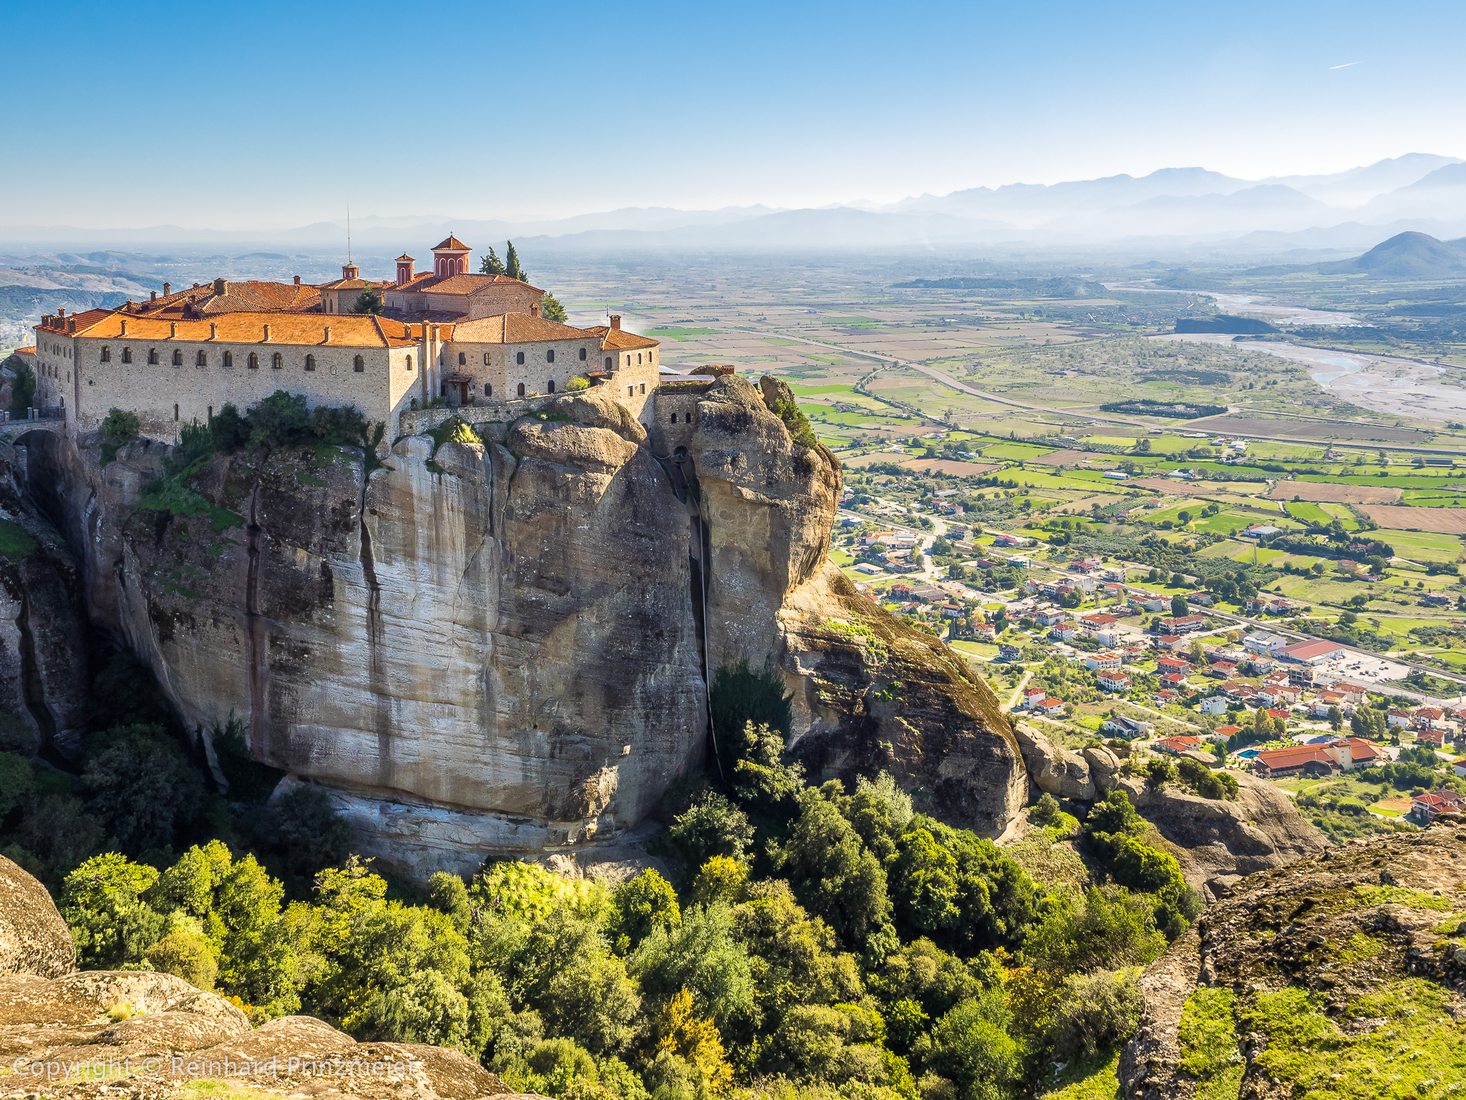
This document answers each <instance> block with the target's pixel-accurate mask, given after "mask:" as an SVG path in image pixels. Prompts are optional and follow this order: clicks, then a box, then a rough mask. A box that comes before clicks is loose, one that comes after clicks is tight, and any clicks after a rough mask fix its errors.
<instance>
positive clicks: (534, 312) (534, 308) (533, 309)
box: [529, 302, 540, 317]
mask: <svg viewBox="0 0 1466 1100" xmlns="http://www.w3.org/2000/svg"><path fill="white" fill-rule="evenodd" d="M529 315H530V316H531V317H538V316H539V315H540V304H539V303H538V302H531V303H530V306H529Z"/></svg>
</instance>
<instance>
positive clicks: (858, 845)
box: [778, 790, 891, 948]
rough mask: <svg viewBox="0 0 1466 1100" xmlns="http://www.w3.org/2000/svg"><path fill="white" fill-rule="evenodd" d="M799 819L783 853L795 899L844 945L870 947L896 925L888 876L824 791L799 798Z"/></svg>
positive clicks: (782, 867) (782, 865) (781, 863)
mask: <svg viewBox="0 0 1466 1100" xmlns="http://www.w3.org/2000/svg"><path fill="white" fill-rule="evenodd" d="M798 806H799V817H798V819H797V820H796V821H795V823H794V827H793V829H792V831H791V832H790V835H789V839H788V840H787V841H786V842H785V844H784V845H783V847H782V849H781V851H780V852H779V858H778V865H779V868H780V870H782V871H783V872H784V873H786V874H787V875H788V876H789V880H790V883H791V884H792V885H793V887H794V890H795V892H796V894H797V895H798V896H799V897H800V899H801V900H802V901H803V902H804V904H805V905H806V906H807V907H808V908H809V909H810V910H811V911H812V912H814V913H816V914H818V915H819V916H821V917H823V918H824V919H825V920H826V921H827V922H828V923H829V925H830V926H831V927H832V928H834V929H835V931H836V932H837V933H838V934H839V935H840V937H841V938H842V940H844V942H845V943H847V944H849V945H851V946H855V947H864V948H869V947H871V946H872V944H873V941H874V940H875V939H876V938H877V935H878V934H879V933H883V932H887V931H888V928H889V925H890V922H891V902H890V899H889V897H888V896H887V893H886V873H885V871H884V869H883V868H882V867H881V864H880V861H879V860H877V859H876V858H875V856H873V855H872V854H871V852H870V850H869V849H868V848H866V846H865V845H864V844H863V843H862V842H861V840H860V836H859V834H858V833H856V831H855V829H854V827H853V826H851V824H850V822H848V821H846V820H845V818H844V817H842V816H841V814H840V811H839V810H838V809H837V808H836V807H835V805H834V803H833V802H832V801H831V800H830V799H829V798H827V797H826V795H825V793H824V792H823V791H821V790H806V791H805V792H804V793H803V794H802V795H800V797H799V801H798Z"/></svg>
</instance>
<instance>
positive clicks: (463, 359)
mask: <svg viewBox="0 0 1466 1100" xmlns="http://www.w3.org/2000/svg"><path fill="white" fill-rule="evenodd" d="M467 364H468V356H467V355H465V354H464V353H463V352H461V351H460V352H459V353H458V365H459V366H460V367H462V366H466V365H467Z"/></svg>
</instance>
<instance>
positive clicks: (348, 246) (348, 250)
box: [346, 202, 351, 263]
mask: <svg viewBox="0 0 1466 1100" xmlns="http://www.w3.org/2000/svg"><path fill="white" fill-rule="evenodd" d="M346 262H347V263H351V203H349V202H348V203H347V204H346Z"/></svg>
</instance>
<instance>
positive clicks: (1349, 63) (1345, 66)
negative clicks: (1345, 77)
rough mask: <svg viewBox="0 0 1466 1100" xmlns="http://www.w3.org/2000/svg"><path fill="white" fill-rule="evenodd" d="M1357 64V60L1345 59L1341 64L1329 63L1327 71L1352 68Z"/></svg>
mask: <svg viewBox="0 0 1466 1100" xmlns="http://www.w3.org/2000/svg"><path fill="white" fill-rule="evenodd" d="M1357 64H1359V62H1357V61H1346V62H1344V63H1343V64H1342V65H1330V66H1329V72H1334V71H1335V70H1337V69H1352V68H1353V67H1354V66H1355V65H1357Z"/></svg>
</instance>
